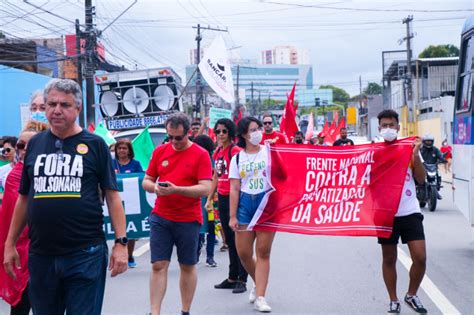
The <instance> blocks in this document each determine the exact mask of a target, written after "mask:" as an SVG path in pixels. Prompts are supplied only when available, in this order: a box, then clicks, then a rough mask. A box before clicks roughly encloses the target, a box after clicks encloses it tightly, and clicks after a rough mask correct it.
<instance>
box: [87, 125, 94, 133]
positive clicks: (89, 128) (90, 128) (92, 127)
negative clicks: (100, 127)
mask: <svg viewBox="0 0 474 315" xmlns="http://www.w3.org/2000/svg"><path fill="white" fill-rule="evenodd" d="M87 130H89V131H90V132H92V133H93V132H94V131H95V126H94V123H90V124H89V126H87Z"/></svg>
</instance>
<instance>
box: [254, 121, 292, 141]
mask: <svg viewBox="0 0 474 315" xmlns="http://www.w3.org/2000/svg"><path fill="white" fill-rule="evenodd" d="M262 121H263V129H264V130H265V132H264V133H263V138H262V142H260V144H264V143H266V142H270V143H288V138H287V137H286V136H285V135H284V134H282V133H279V132H276V131H273V118H272V115H270V114H264V115H263V120H262Z"/></svg>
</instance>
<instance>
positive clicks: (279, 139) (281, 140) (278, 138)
mask: <svg viewBox="0 0 474 315" xmlns="http://www.w3.org/2000/svg"><path fill="white" fill-rule="evenodd" d="M265 140H272V143H277V144H285V143H288V139H287V138H286V136H285V135H284V134H282V133H279V132H276V131H274V132H272V133H271V134H267V133H265V132H264V133H263V138H262V141H261V142H260V144H264V143H265Z"/></svg>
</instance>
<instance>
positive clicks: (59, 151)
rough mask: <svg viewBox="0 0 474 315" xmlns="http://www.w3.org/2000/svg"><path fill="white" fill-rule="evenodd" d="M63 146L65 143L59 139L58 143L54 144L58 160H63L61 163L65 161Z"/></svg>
mask: <svg viewBox="0 0 474 315" xmlns="http://www.w3.org/2000/svg"><path fill="white" fill-rule="evenodd" d="M63 145H64V142H63V141H62V140H60V139H57V140H56V142H55V143H54V146H55V147H56V156H57V158H58V160H61V161H64V152H63Z"/></svg>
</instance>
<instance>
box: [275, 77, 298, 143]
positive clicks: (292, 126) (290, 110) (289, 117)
mask: <svg viewBox="0 0 474 315" xmlns="http://www.w3.org/2000/svg"><path fill="white" fill-rule="evenodd" d="M295 89H296V82H295V84H293V89H291V93H290V95H289V96H288V99H287V100H286V104H285V110H284V111H283V116H282V118H281V123H280V132H282V133H284V134H286V136H287V137H288V139H289V140H290V141H292V140H293V137H294V136H295V132H297V131H298V130H299V128H298V125H297V124H296V109H295V107H294V102H295Z"/></svg>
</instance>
